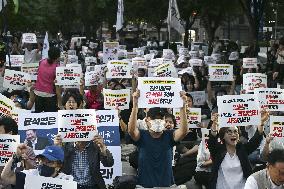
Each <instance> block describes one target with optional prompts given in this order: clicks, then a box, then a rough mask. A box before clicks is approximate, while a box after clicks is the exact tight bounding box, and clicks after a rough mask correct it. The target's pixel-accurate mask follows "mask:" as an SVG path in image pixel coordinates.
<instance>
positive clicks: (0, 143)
mask: <svg viewBox="0 0 284 189" xmlns="http://www.w3.org/2000/svg"><path fill="white" fill-rule="evenodd" d="M19 144H20V136H19V135H10V134H0V166H5V165H6V164H7V163H8V161H9V159H10V158H12V157H13V154H14V153H15V152H16V151H17V146H18V145H19Z"/></svg>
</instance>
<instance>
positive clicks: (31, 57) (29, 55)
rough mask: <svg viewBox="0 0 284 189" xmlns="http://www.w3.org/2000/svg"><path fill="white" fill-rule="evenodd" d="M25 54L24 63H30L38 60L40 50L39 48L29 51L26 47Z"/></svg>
mask: <svg viewBox="0 0 284 189" xmlns="http://www.w3.org/2000/svg"><path fill="white" fill-rule="evenodd" d="M24 51H25V55H24V63H26V64H28V63H35V62H37V60H38V57H37V55H38V52H37V51H38V50H37V49H33V50H31V51H28V49H25V50H24Z"/></svg>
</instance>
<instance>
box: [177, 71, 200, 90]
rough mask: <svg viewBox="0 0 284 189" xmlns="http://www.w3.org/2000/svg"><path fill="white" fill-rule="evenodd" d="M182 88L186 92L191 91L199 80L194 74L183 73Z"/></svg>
mask: <svg viewBox="0 0 284 189" xmlns="http://www.w3.org/2000/svg"><path fill="white" fill-rule="evenodd" d="M181 84H182V88H183V89H184V90H185V91H186V92H192V91H195V90H196V89H198V88H199V81H198V79H197V77H196V76H193V75H190V74H189V73H184V74H182V76H181Z"/></svg>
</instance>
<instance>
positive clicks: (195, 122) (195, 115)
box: [173, 108, 201, 129]
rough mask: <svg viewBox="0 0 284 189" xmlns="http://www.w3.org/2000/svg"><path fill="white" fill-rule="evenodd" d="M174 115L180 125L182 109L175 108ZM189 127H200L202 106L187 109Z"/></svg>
mask: <svg viewBox="0 0 284 189" xmlns="http://www.w3.org/2000/svg"><path fill="white" fill-rule="evenodd" d="M173 115H174V116H175V118H176V122H177V125H178V126H180V109H173ZM186 115H187V121H188V128H193V129H196V128H200V124H201V108H190V109H189V110H187V111H186Z"/></svg>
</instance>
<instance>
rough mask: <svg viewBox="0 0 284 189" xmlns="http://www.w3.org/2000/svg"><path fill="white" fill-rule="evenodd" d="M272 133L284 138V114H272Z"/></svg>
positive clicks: (274, 135)
mask: <svg viewBox="0 0 284 189" xmlns="http://www.w3.org/2000/svg"><path fill="white" fill-rule="evenodd" d="M270 134H271V135H272V137H274V138H275V137H276V138H281V139H284V116H270Z"/></svg>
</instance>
